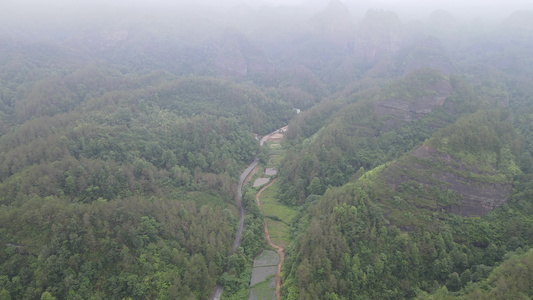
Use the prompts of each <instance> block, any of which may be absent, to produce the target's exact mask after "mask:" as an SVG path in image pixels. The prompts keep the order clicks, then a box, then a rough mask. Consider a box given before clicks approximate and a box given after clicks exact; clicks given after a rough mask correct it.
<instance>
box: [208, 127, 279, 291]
mask: <svg viewBox="0 0 533 300" xmlns="http://www.w3.org/2000/svg"><path fill="white" fill-rule="evenodd" d="M276 132H278V130H276V131H274V132H272V133H269V134H267V135H265V136H264V137H263V138H261V141H260V142H259V145H260V146H263V144H264V143H265V142H266V140H268V138H269V137H270V136H271V135H272V134H274V133H276ZM258 163H259V159H258V158H257V157H256V158H255V159H254V161H253V162H252V163H251V164H250V165H249V166H248V168H246V170H244V172H242V173H241V176H240V177H239V184H238V185H237V205H238V206H239V211H240V217H239V228H238V229H237V235H236V236H235V241H233V247H231V253H230V255H231V254H233V253H234V252H235V250H237V248H239V246H240V245H241V239H242V232H243V230H244V216H245V214H246V211H245V210H244V205H243V204H242V185H243V183H244V180H245V179H246V177H248V175H250V172H252V170H253V169H254V168H255V166H257V164H258ZM223 291H224V285H222V284H221V283H220V282H217V285H216V286H215V288H214V289H213V292H212V293H211V297H209V299H210V300H219V299H220V296H221V295H222V292H223Z"/></svg>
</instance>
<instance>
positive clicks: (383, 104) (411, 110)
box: [374, 80, 452, 126]
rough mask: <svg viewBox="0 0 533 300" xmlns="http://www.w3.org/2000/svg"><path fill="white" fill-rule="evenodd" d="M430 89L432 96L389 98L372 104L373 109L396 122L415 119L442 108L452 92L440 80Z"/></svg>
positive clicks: (449, 87) (449, 86) (447, 85)
mask: <svg viewBox="0 0 533 300" xmlns="http://www.w3.org/2000/svg"><path fill="white" fill-rule="evenodd" d="M430 88H431V90H432V91H433V92H434V93H433V94H432V95H427V96H422V97H418V98H413V99H400V98H390V99H386V100H377V101H375V102H374V109H375V111H376V113H377V115H378V116H380V117H382V116H386V115H390V116H392V117H394V118H395V119H396V120H399V121H404V122H407V121H411V120H413V119H417V118H419V117H421V116H423V115H425V114H428V113H430V112H431V111H432V110H433V109H435V108H437V107H439V106H442V105H443V104H444V101H445V100H446V98H447V97H448V96H450V94H451V92H452V86H451V85H450V83H449V82H448V81H447V80H440V81H438V82H437V83H436V84H434V85H433V86H432V87H430ZM388 123H391V124H388V125H389V126H390V125H393V124H395V123H396V122H395V121H394V120H390V121H389V122H388Z"/></svg>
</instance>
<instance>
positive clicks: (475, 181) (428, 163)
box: [383, 146, 512, 216]
mask: <svg viewBox="0 0 533 300" xmlns="http://www.w3.org/2000/svg"><path fill="white" fill-rule="evenodd" d="M383 175H384V178H385V181H386V184H387V186H388V187H389V188H391V189H392V190H395V191H398V190H399V189H400V188H401V187H402V186H403V185H405V184H406V183H413V182H414V183H416V184H418V188H417V190H416V192H413V195H412V198H411V199H407V201H408V202H411V203H412V204H413V205H415V206H418V207H421V208H429V209H431V210H435V211H439V210H441V209H444V210H445V211H446V212H450V213H454V214H459V215H462V216H481V215H484V214H486V213H488V212H489V211H491V210H493V209H495V208H497V207H500V206H501V205H503V204H504V203H505V202H507V201H509V199H510V197H511V189H512V181H511V180H506V179H505V178H504V177H502V176H498V171H497V170H496V169H494V170H493V171H492V172H487V170H484V171H481V170H479V169H478V168H476V167H475V166H473V165H469V164H466V163H464V162H461V161H459V160H457V159H454V158H452V157H451V156H450V155H448V154H446V153H440V152H438V151H436V150H435V149H432V148H431V147H428V146H421V147H419V148H418V149H416V150H414V151H412V152H411V153H410V154H409V155H407V156H406V157H404V158H402V159H401V160H399V161H398V162H396V163H394V164H392V165H390V166H389V167H388V168H387V169H385V170H384V171H383ZM429 187H439V188H440V194H441V195H432V196H433V199H428V197H427V195H426V194H425V193H424V192H423V191H424V190H425V189H427V188H429ZM443 194H448V197H447V199H444V198H445V197H442V198H441V197H440V196H444V195H443ZM428 201H432V203H428Z"/></svg>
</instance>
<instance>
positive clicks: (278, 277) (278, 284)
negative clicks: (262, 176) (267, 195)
mask: <svg viewBox="0 0 533 300" xmlns="http://www.w3.org/2000/svg"><path fill="white" fill-rule="evenodd" d="M276 180H277V178H276V179H274V180H272V182H271V183H269V184H268V185H266V186H265V187H263V188H262V189H261V190H259V192H257V194H256V195H255V201H256V203H257V207H258V208H259V209H261V202H260V201H259V196H260V195H261V193H262V192H263V191H264V190H265V189H266V188H268V187H269V186H271V185H272V184H274V182H276ZM263 226H264V228H265V237H266V239H267V242H268V244H269V245H270V246H272V248H274V249H276V252H278V254H279V263H278V271H277V272H276V298H277V299H278V300H279V299H280V293H279V290H280V287H281V266H282V265H283V259H285V253H284V252H283V248H282V247H280V246H278V245H276V244H274V243H272V241H271V240H270V234H269V233H268V228H267V223H266V221H265V220H263Z"/></svg>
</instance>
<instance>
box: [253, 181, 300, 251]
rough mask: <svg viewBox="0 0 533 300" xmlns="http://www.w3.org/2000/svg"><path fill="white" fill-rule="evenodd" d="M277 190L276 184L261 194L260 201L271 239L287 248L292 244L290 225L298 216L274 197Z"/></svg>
mask: <svg viewBox="0 0 533 300" xmlns="http://www.w3.org/2000/svg"><path fill="white" fill-rule="evenodd" d="M277 189H278V185H277V183H274V184H273V185H271V186H270V187H268V188H267V189H266V190H264V191H263V192H262V193H261V196H260V197H259V201H260V202H261V212H262V213H263V215H264V216H265V217H266V222H267V228H268V232H269V233H270V239H271V240H272V242H273V243H274V244H276V245H279V246H281V247H283V248H285V247H287V246H288V245H289V243H290V234H289V231H290V226H289V224H291V222H292V219H293V217H294V216H295V215H296V211H295V210H293V209H291V208H290V207H287V206H285V205H283V204H280V203H279V201H278V200H277V199H276V198H275V197H274V195H275V194H276V190H277ZM269 217H270V218H269Z"/></svg>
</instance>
